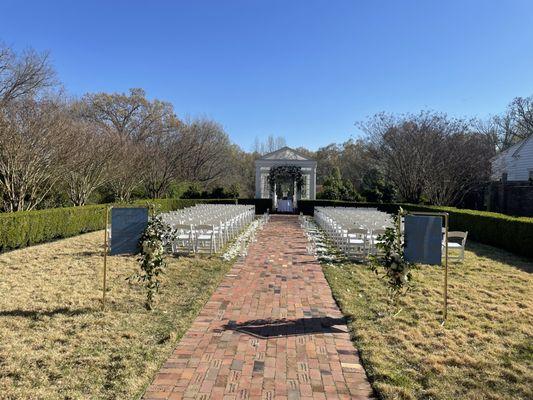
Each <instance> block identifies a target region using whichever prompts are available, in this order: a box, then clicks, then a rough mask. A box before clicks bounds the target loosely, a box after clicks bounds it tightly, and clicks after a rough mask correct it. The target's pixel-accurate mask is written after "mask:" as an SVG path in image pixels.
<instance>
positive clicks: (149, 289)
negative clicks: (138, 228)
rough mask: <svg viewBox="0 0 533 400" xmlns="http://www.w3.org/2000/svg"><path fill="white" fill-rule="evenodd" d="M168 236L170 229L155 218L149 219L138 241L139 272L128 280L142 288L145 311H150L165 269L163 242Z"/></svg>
mask: <svg viewBox="0 0 533 400" xmlns="http://www.w3.org/2000/svg"><path fill="white" fill-rule="evenodd" d="M169 234H170V227H169V226H168V225H166V224H165V223H164V222H163V221H162V219H161V217H159V216H156V217H152V218H151V219H150V221H149V222H148V226H147V227H146V230H145V231H144V234H143V235H142V236H141V240H140V248H141V253H140V255H139V259H138V260H139V266H140V268H141V272H139V273H136V274H134V275H132V276H131V277H130V278H128V280H129V281H130V282H132V281H137V282H138V283H140V284H141V285H143V286H144V288H145V290H146V302H145V307H146V309H147V310H152V308H153V304H154V299H155V296H156V295H157V293H158V292H159V286H160V285H161V279H160V275H161V274H163V272H164V269H165V267H166V262H165V259H164V255H165V248H164V246H163V241H164V239H165V237H166V236H167V235H169Z"/></svg>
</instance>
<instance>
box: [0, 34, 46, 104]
mask: <svg viewBox="0 0 533 400" xmlns="http://www.w3.org/2000/svg"><path fill="white" fill-rule="evenodd" d="M54 75H55V74H54V71H53V70H52V68H51V66H50V64H49V62H48V54H46V53H44V54H38V53H37V52H35V51H34V50H27V51H26V52H24V53H22V54H21V55H17V54H16V53H15V52H14V51H13V50H12V49H10V48H9V47H7V46H5V45H2V44H1V43H0V107H2V106H5V105H6V104H7V103H9V102H11V101H14V100H17V99H22V98H24V97H28V98H31V97H33V96H35V95H36V94H37V93H39V92H40V91H41V90H43V89H45V88H47V87H51V86H53V85H54V84H55V82H54Z"/></svg>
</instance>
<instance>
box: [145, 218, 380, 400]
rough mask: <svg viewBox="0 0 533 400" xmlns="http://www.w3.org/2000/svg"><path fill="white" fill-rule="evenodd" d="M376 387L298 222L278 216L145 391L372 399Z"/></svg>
mask: <svg viewBox="0 0 533 400" xmlns="http://www.w3.org/2000/svg"><path fill="white" fill-rule="evenodd" d="M371 395H372V390H371V388H370V385H369V383H368V381H367V378H366V375H365V372H364V370H363V368H362V367H361V364H360V362H359V357H358V354H357V351H356V350H355V349H354V347H353V345H352V343H351V342H350V337H349V334H348V333H347V327H346V323H345V321H344V319H343V317H342V314H341V312H340V311H339V309H338V307H337V305H336V304H335V302H334V300H333V298H332V296H331V291H330V288H329V286H328V284H327V282H326V279H325V277H324V274H323V273H322V270H321V267H320V265H319V264H318V262H317V261H316V259H315V258H314V257H313V256H310V255H308V254H307V252H306V238H305V235H304V234H303V231H302V229H301V228H300V227H299V224H298V220H297V218H296V217H294V216H277V215H274V216H272V217H271V220H270V222H269V223H268V224H267V225H266V226H265V228H264V229H263V230H262V231H261V232H260V233H259V234H258V236H257V242H255V243H253V244H252V245H251V246H250V248H249V252H248V256H247V257H246V259H245V260H244V261H239V262H237V263H236V264H235V265H234V266H233V268H232V269H231V271H230V272H229V273H228V274H227V275H226V277H225V278H224V280H223V282H222V283H221V284H220V286H219V287H218V289H217V290H216V292H215V293H214V294H213V296H212V297H211V299H210V300H209V302H208V303H207V304H206V305H205V307H204V308H203V310H202V312H201V313H200V315H199V316H198V318H196V320H195V321H194V323H193V325H192V326H191V328H190V329H189V330H188V332H187V333H186V334H185V336H184V337H183V338H182V340H181V342H180V343H179V345H178V347H177V348H176V350H175V351H174V353H173V354H172V356H171V357H170V358H169V359H168V360H167V362H166V363H165V364H164V366H163V368H162V369H161V370H160V372H159V373H158V374H157V375H156V377H155V379H154V381H153V383H152V385H151V386H150V387H148V389H147V391H146V393H145V397H144V398H145V400H149V399H368V398H370V396H371Z"/></svg>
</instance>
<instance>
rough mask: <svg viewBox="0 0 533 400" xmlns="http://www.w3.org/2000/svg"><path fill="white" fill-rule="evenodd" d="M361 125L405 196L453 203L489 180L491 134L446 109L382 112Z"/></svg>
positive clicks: (410, 199)
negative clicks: (397, 113) (474, 129)
mask: <svg viewBox="0 0 533 400" xmlns="http://www.w3.org/2000/svg"><path fill="white" fill-rule="evenodd" d="M361 127H362V128H363V129H364V130H365V132H366V133H367V134H368V139H369V146H370V147H369V149H370V152H371V154H372V155H373V157H374V159H375V160H376V162H377V163H378V165H380V167H381V169H382V170H383V171H384V172H385V174H386V175H387V178H388V179H390V180H391V182H393V184H394V186H395V187H396V189H397V191H398V193H399V195H400V196H401V198H402V200H404V201H408V202H413V203H419V202H421V201H422V199H423V198H426V199H427V200H428V201H429V202H431V203H433V204H439V205H442V204H453V203H455V202H457V201H458V200H460V199H461V198H462V197H463V196H464V195H465V194H466V193H468V191H470V190H471V189H473V188H474V187H475V186H477V185H480V184H482V183H484V182H485V180H486V178H487V176H488V175H489V172H490V162H489V160H490V158H491V157H492V155H493V154H494V149H493V148H492V139H491V138H490V137H489V136H486V135H483V134H481V133H480V132H472V131H471V130H470V128H469V123H468V122H466V121H463V120H460V119H454V118H449V117H447V116H446V115H445V114H438V113H432V112H421V113H420V114H416V115H413V114H409V115H403V116H399V117H398V116H392V115H388V114H378V115H376V116H375V117H374V118H372V119H371V120H370V121H367V123H365V124H362V125H361Z"/></svg>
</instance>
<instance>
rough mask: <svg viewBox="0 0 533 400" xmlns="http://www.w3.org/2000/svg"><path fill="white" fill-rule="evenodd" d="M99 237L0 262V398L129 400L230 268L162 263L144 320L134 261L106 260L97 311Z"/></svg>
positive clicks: (199, 262)
mask: <svg viewBox="0 0 533 400" xmlns="http://www.w3.org/2000/svg"><path fill="white" fill-rule="evenodd" d="M102 235H103V233H102V232H96V233H90V234H86V235H81V236H78V237H75V238H70V239H65V240H61V241H58V242H54V243H49V244H44V245H39V246H34V247H30V248H26V249H22V250H18V251H13V252H9V253H5V254H2V255H0V293H1V297H0V399H2V400H4V399H134V398H136V397H138V396H139V395H140V394H141V393H142V392H143V390H144V387H145V386H146V385H147V384H148V383H149V382H150V381H151V378H152V376H153V374H154V373H155V372H156V371H157V369H158V368H159V367H160V365H161V363H162V362H163V361H164V359H165V358H166V357H167V356H168V355H169V354H170V352H171V351H172V349H173V347H174V345H175V344H176V342H177V340H178V339H179V338H180V337H181V336H182V335H183V333H184V332H185V330H186V329H187V327H188V326H189V324H190V323H191V321H192V320H193V319H194V317H195V315H197V313H198V311H199V310H200V309H201V307H202V306H203V304H204V303H205V302H206V301H207V299H208V298H209V296H210V294H211V293H212V291H213V290H214V288H215V287H216V285H217V284H218V282H219V281H220V279H221V278H222V276H223V275H224V273H225V272H226V271H227V270H228V269H229V267H230V265H229V264H228V263H226V262H222V261H220V260H218V259H215V258H213V259H192V258H181V259H175V258H172V257H170V258H169V259H168V262H169V267H168V271H167V273H166V274H165V276H164V283H163V286H162V290H161V293H160V296H159V302H158V304H157V307H156V310H155V311H152V312H148V311H146V310H145V309H144V308H143V302H144V293H143V292H142V290H141V288H139V287H138V286H136V285H133V286H132V285H129V284H128V283H127V282H126V278H127V277H128V276H130V275H131V274H132V273H133V272H134V271H136V270H137V269H138V266H137V263H136V261H135V257H110V258H109V270H108V271H109V274H108V277H109V280H108V282H109V292H108V295H107V298H108V308H107V310H106V312H101V311H100V305H101V303H100V298H101V284H102V278H101V272H102V256H101V252H100V249H101V241H102Z"/></svg>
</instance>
